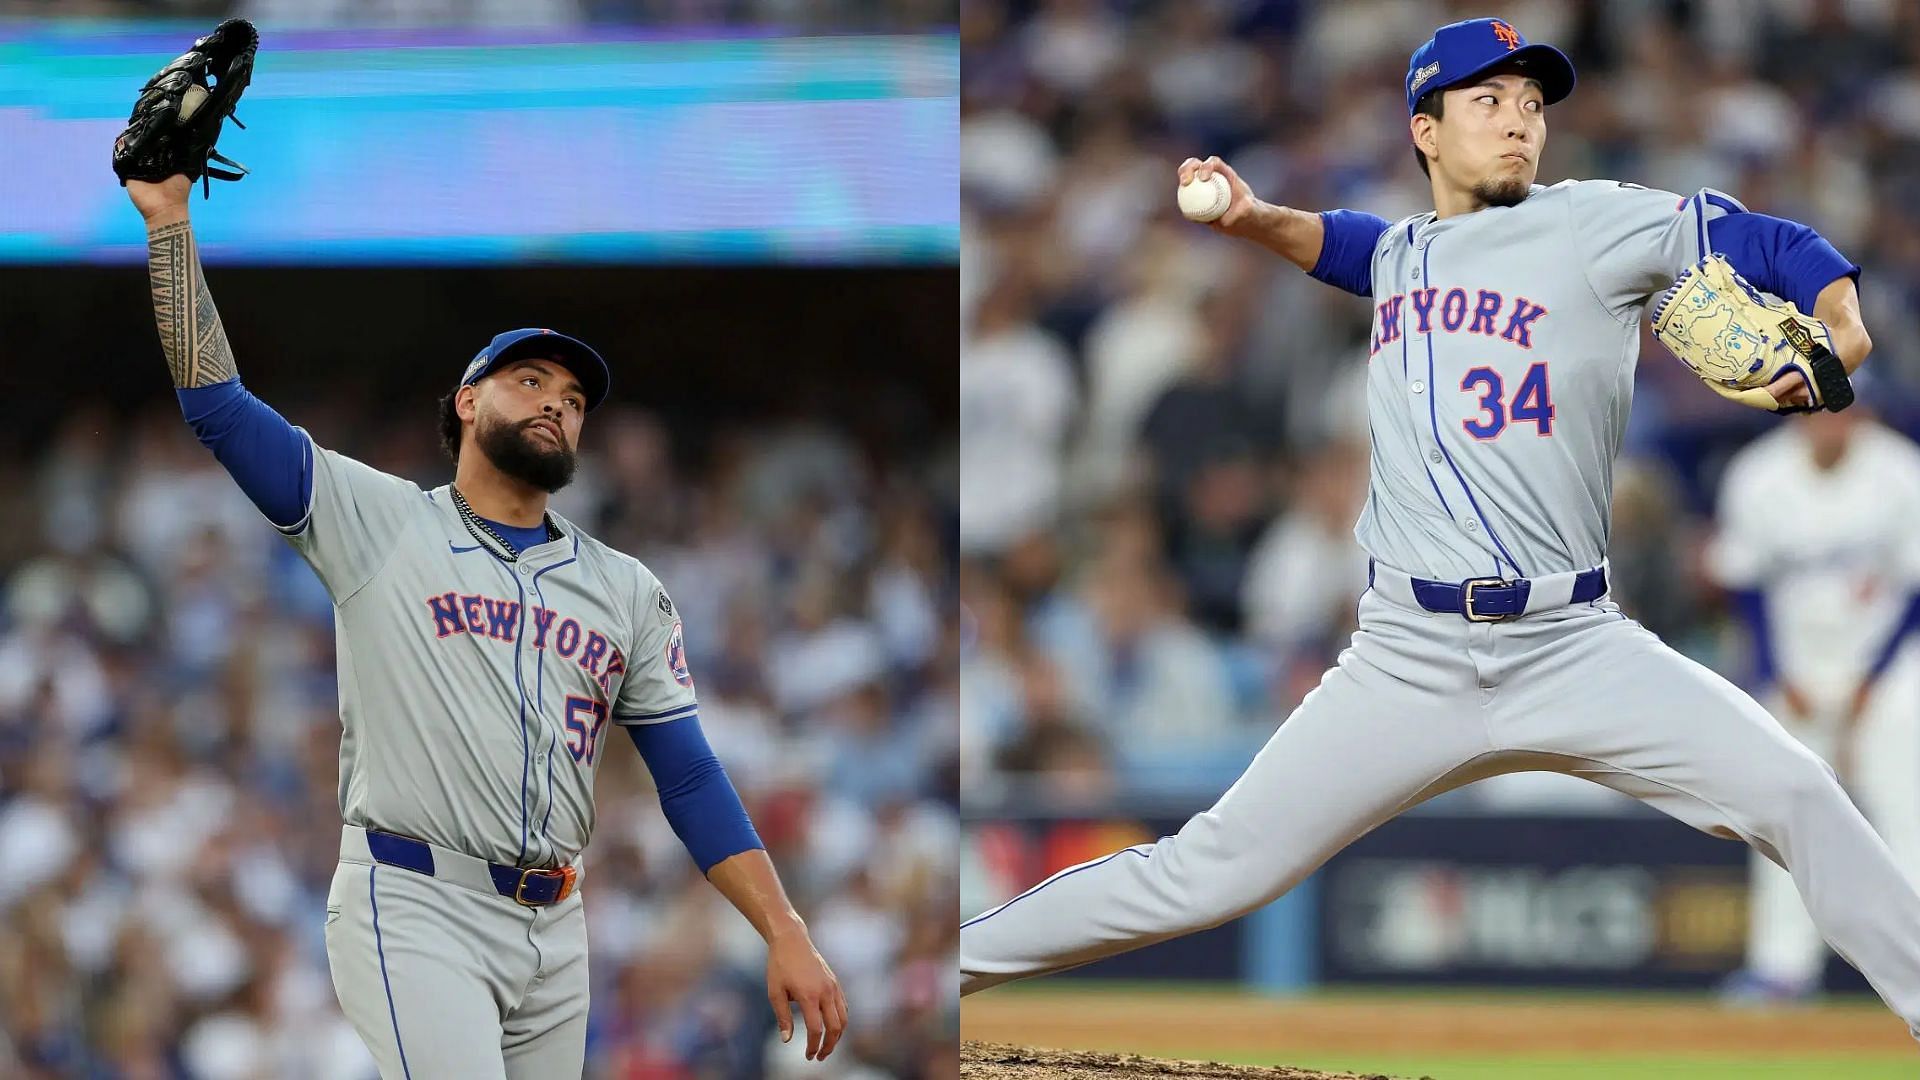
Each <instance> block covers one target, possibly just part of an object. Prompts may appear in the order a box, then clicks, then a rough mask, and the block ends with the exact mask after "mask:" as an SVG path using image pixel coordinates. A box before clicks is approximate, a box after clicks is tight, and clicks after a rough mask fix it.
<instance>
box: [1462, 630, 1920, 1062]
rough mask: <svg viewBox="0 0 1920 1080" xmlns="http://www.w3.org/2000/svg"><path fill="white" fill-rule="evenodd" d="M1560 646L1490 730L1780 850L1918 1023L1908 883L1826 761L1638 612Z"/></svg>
mask: <svg viewBox="0 0 1920 1080" xmlns="http://www.w3.org/2000/svg"><path fill="white" fill-rule="evenodd" d="M1565 647H1566V648H1570V649H1575V650H1577V652H1576V653H1574V654H1573V656H1572V657H1571V658H1570V662H1563V663H1555V664H1552V665H1543V669H1544V670H1543V674H1544V676H1545V677H1543V678H1540V679H1535V680H1520V681H1519V682H1518V683H1517V684H1516V688H1515V689H1516V693H1515V694H1514V695H1512V696H1511V697H1510V699H1509V700H1508V701H1507V702H1506V703H1505V705H1504V707H1503V708H1502V709H1501V710H1500V711H1499V712H1498V714H1497V715H1498V717H1499V722H1500V724H1501V725H1502V726H1501V727H1500V728H1498V729H1497V730H1496V735H1497V736H1499V737H1502V738H1504V739H1507V740H1509V741H1512V742H1525V743H1526V744H1527V745H1529V746H1530V747H1533V748H1537V749H1540V750H1543V751H1548V752H1554V751H1558V752H1563V753H1566V754H1568V755H1570V756H1573V757H1576V758H1579V759H1583V761H1582V762H1581V763H1577V764H1570V765H1569V766H1568V767H1567V771H1569V772H1572V773H1575V774H1577V775H1582V776H1585V777H1587V778H1588V779H1592V780H1596V781H1598V782H1600V783H1604V784H1607V785H1608V786H1610V787H1613V788H1616V789H1618V790H1621V791H1625V792H1627V793H1629V794H1632V795H1635V796H1637V797H1639V798H1641V799H1644V800H1645V801H1647V802H1648V803H1650V804H1651V805H1653V806H1655V807H1657V808H1659V809H1660V810H1663V811H1665V812H1666V813H1668V814H1671V815H1673V816H1674V817H1676V818H1679V819H1680V820H1682V821H1685V822H1686V823H1688V824H1689V825H1693V826H1694V827H1696V828H1699V829H1702V830H1704V831H1706V832H1710V833H1713V834H1715V835H1719V836H1727V837H1738V838H1741V839H1744V840H1746V841H1747V842H1749V843H1751V844H1752V845H1753V846H1754V847H1755V848H1756V849H1757V850H1759V851H1760V852H1761V853H1763V854H1765V855H1766V856H1767V857H1768V858H1770V859H1773V860H1774V861H1776V862H1778V863H1780V864H1781V865H1782V866H1784V867H1785V868H1786V869H1787V870H1788V871H1790V872H1791V873H1792V874H1793V879H1794V883H1795V884H1796V885H1798V886H1799V889H1800V896H1801V899H1802V900H1803V901H1805V903H1806V908H1807V912H1808V914H1810V915H1811V916H1812V917H1813V921H1814V924H1815V925H1816V926H1818V927H1819V928H1820V931H1821V933H1822V934H1824V935H1825V937H1826V939H1827V942H1828V943H1829V944H1831V945H1832V946H1833V948H1834V950H1835V951H1836V952H1838V953H1840V955H1841V956H1843V957H1845V958H1846V959H1847V960H1848V961H1849V962H1850V963H1852V964H1853V965H1854V966H1855V967H1857V968H1859V969H1860V972H1861V973H1862V974H1863V975H1865V976H1866V977H1867V981H1868V982H1869V983H1871V984H1872V985H1873V988H1874V989H1875V990H1876V991H1878V992H1879V994H1880V996H1881V998H1882V999H1884V1000H1885V1001H1886V1003H1887V1004H1888V1006H1889V1007H1891V1008H1892V1009H1893V1011H1894V1012H1896V1013H1898V1014H1899V1015H1900V1017H1901V1018H1902V1019H1903V1020H1905V1021H1906V1022H1907V1025H1908V1028H1909V1030H1910V1031H1914V1032H1915V1033H1916V1034H1917V1035H1920V893H1916V892H1915V890H1914V887H1913V886H1912V885H1911V884H1909V882H1908V881H1907V879H1906V878H1905V876H1904V875H1903V874H1902V873H1901V872H1900V870H1899V868H1898V867H1896V866H1895V865H1894V862H1893V859H1892V857H1891V855H1890V854H1889V853H1888V850H1887V845H1886V844H1885V843H1883V842H1882V841H1881V839H1880V837H1879V836H1878V835H1876V834H1875V832H1874V830H1873V828H1872V827H1871V826H1869V825H1868V824H1867V821H1866V819H1865V818H1864V817H1862V816H1861V814H1860V812H1859V811H1858V810H1857V809H1856V808H1855V807H1854V805H1853V803H1852V801H1851V800H1849V799H1848V797H1847V794H1846V792H1845V791H1844V790H1842V789H1841V787H1840V784H1839V782H1838V781H1837V780H1836V779H1835V777H1834V774H1833V769H1832V768H1831V767H1830V766H1829V765H1828V764H1827V763H1826V762H1824V761H1822V760H1820V758H1819V757H1817V756H1815V755H1814V753H1813V752H1812V751H1810V750H1808V749H1807V748H1806V747H1805V746H1802V745H1801V744H1800V743H1799V742H1797V741H1795V740H1794V739H1793V737H1792V736H1790V735H1788V734H1787V733H1786V732H1785V731H1784V730H1783V729H1782V728H1781V727H1780V725H1779V723H1778V722H1777V721H1775V720H1774V719H1773V717H1772V716H1770V715H1768V714H1767V712H1766V710H1765V709H1762V708H1761V707H1760V705H1759V704H1758V703H1757V702H1755V701H1754V700H1753V699H1752V698H1750V697H1748V696H1747V695H1746V694H1745V693H1744V692H1742V691H1741V690H1740V689H1739V688H1737V687H1735V686H1734V685H1733V684H1732V683H1729V682H1728V681H1727V680H1725V679H1723V678H1721V677H1720V676H1719V675H1717V674H1715V673H1714V672H1712V671H1710V670H1708V669H1707V668H1705V667H1703V666H1701V665H1700V664H1697V663H1695V662H1694V661H1692V660H1689V659H1687V658H1686V657H1684V656H1681V655H1680V654H1679V653H1677V652H1675V651H1673V650H1672V649H1670V648H1668V647H1667V646H1665V645H1663V644H1661V642H1660V641H1659V639H1657V638H1655V637H1654V636H1653V635H1652V634H1651V633H1648V632H1647V631H1646V630H1645V629H1643V628H1641V627H1640V626H1638V625H1637V624H1634V623H1629V622H1623V621H1620V620H1619V619H1618V618H1617V617H1615V618H1613V619H1612V621H1610V622H1608V621H1605V620H1601V621H1600V622H1599V623H1598V624H1596V625H1595V626H1593V627H1591V628H1589V629H1587V630H1584V631H1582V632H1580V633H1578V634H1573V635H1570V636H1569V637H1568V639H1567V640H1566V642H1565ZM1575 690H1578V691H1579V692H1578V693H1574V691H1575Z"/></svg>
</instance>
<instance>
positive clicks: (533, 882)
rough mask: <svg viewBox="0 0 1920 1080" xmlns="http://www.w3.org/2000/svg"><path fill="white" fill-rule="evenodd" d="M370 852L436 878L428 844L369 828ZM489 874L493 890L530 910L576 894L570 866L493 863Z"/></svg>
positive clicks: (376, 858)
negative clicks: (550, 867)
mask: <svg viewBox="0 0 1920 1080" xmlns="http://www.w3.org/2000/svg"><path fill="white" fill-rule="evenodd" d="M367 851H368V852H370V853H371V854H372V855H373V858H374V861H375V862H379V863H385V864H386V865H388V866H398V867H400V868H401V869H403V870H411V871H413V872H414V873H416V874H425V875H427V876H428V877H432V876H433V848H432V847H431V846H429V845H428V844H427V843H426V842H425V841H422V840H415V839H414V838H413V837H411V836H401V835H399V834H398V833H390V832H380V831H379V830H377V829H368V830H367ZM482 861H484V860H482ZM487 872H488V874H489V875H491V876H492V878H493V887H494V889H495V890H497V891H498V892H499V893H500V895H501V896H505V897H509V898H511V899H513V900H514V901H515V902H517V903H520V904H524V905H526V906H527V907H545V906H547V905H548V904H557V903H559V902H560V901H562V900H565V899H566V898H567V895H568V894H569V893H571V892H572V891H573V882H574V871H573V867H571V866H567V867H562V868H560V869H558V870H542V869H540V868H538V867H523V866H502V865H500V864H499V863H491V862H490V863H487Z"/></svg>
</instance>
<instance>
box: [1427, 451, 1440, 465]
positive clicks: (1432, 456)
mask: <svg viewBox="0 0 1920 1080" xmlns="http://www.w3.org/2000/svg"><path fill="white" fill-rule="evenodd" d="M1427 460H1428V461H1431V462H1433V463H1434V464H1435V465H1438V464H1440V451H1438V450H1429V451H1427Z"/></svg>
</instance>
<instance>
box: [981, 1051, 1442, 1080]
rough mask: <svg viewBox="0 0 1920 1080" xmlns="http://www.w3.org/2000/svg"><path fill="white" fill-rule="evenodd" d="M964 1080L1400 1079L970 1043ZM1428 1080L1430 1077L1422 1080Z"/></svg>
mask: <svg viewBox="0 0 1920 1080" xmlns="http://www.w3.org/2000/svg"><path fill="white" fill-rule="evenodd" d="M960 1075H961V1077H962V1078H963V1080H1138V1078H1140V1077H1179V1078H1181V1080H1394V1078H1393V1077H1390V1076H1384V1075H1381V1074H1379V1073H1369V1074H1367V1075H1364V1076H1363V1075H1361V1074H1360V1073H1344V1072H1343V1073H1332V1072H1321V1071H1319V1070H1318V1069H1290V1068H1287V1067H1285V1066H1279V1067H1265V1066H1255V1065H1223V1064H1221V1063H1219V1062H1217V1061H1168V1060H1166V1059H1164V1058H1150V1057H1141V1056H1139V1055H1137V1054H1101V1053H1094V1052H1092V1051H1088V1050H1039V1049H1035V1048H1033V1047H1031V1046H1006V1045H1003V1044H1000V1043H983V1042H967V1043H963V1044H961V1047H960ZM1422 1080H1427V1078H1424V1077H1423V1078H1422Z"/></svg>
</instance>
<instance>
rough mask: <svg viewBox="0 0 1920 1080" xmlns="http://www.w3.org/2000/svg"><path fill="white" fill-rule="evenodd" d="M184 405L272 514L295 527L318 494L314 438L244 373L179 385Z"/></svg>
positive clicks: (203, 437)
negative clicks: (250, 385) (253, 389)
mask: <svg viewBox="0 0 1920 1080" xmlns="http://www.w3.org/2000/svg"><path fill="white" fill-rule="evenodd" d="M174 393H175V395H176V396H178V397H179V399H180V411H181V412H182V413H183V414H185V416H186V418H187V424H188V425H189V426H191V427H192V428H193V433H194V434H195V435H197V436H199V437H200V442H201V445H203V446H205V447H206V448H207V449H209V450H211V451H213V457H214V460H216V461H218V462H219V463H220V464H221V466H222V467H224V468H225V469H226V470H227V475H229V476H231V477H233V479H234V482H235V483H237V484H239V485H240V490H241V491H244V492H246V493H247V498H249V499H252V500H253V505H255V506H257V507H259V508H260V512H261V513H262V514H265V515H266V516H267V520H268V521H271V522H273V523H274V524H275V525H278V526H280V527H281V528H290V527H292V526H294V525H297V524H299V522H300V519H301V518H304V517H306V514H307V503H308V502H309V501H311V499H312V496H313V443H312V442H311V441H309V440H308V439H307V437H306V436H305V435H302V434H301V433H300V432H298V431H296V430H295V429H294V427H293V425H292V424H289V423H287V418H286V417H284V416H281V415H280V414H279V413H277V412H275V411H274V410H273V407H272V406H271V405H268V404H267V403H266V402H264V401H261V400H260V399H259V398H257V397H254V396H253V394H251V393H249V392H248V390H247V388H246V387H244V386H242V385H240V380H239V378H238V377H235V378H232V379H228V380H227V381H226V382H219V383H214V384H213V385H211V386H196V387H192V388H190V389H184V390H175V391H174Z"/></svg>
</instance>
